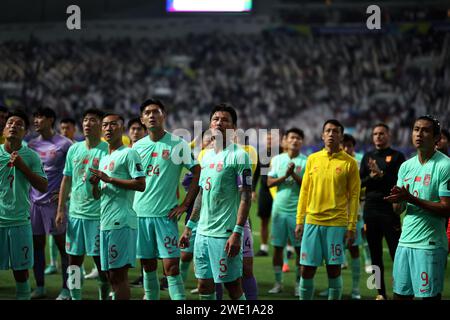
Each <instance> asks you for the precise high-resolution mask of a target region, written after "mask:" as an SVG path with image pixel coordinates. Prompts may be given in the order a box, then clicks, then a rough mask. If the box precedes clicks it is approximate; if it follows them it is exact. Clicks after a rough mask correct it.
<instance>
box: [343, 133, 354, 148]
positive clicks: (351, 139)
mask: <svg viewBox="0 0 450 320" xmlns="http://www.w3.org/2000/svg"><path fill="white" fill-rule="evenodd" d="M342 142H343V143H346V142H351V143H352V144H353V146H356V140H355V138H354V137H353V136H352V135H351V134H348V133H344V139H343V140H342Z"/></svg>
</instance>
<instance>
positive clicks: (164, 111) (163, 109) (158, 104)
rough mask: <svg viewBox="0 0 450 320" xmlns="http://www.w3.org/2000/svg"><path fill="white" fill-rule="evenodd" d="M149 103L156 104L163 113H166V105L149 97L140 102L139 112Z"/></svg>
mask: <svg viewBox="0 0 450 320" xmlns="http://www.w3.org/2000/svg"><path fill="white" fill-rule="evenodd" d="M151 104H155V105H157V106H158V107H159V108H160V109H161V111H162V112H163V113H166V107H165V106H164V104H163V103H162V102H161V100H158V99H152V98H150V99H147V100H145V101H144V102H142V103H141V106H140V110H141V114H142V112H144V110H145V108H146V107H148V106H149V105H151Z"/></svg>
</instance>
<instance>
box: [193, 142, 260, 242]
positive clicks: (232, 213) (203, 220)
mask: <svg viewBox="0 0 450 320" xmlns="http://www.w3.org/2000/svg"><path fill="white" fill-rule="evenodd" d="M201 166H202V171H201V175H200V186H201V188H202V189H203V196H202V208H201V210H200V221H199V223H198V228H197V233H199V234H201V235H204V236H210V237H218V238H224V237H229V236H230V235H231V233H232V232H233V229H234V226H235V225H236V220H237V213H238V209H239V203H240V192H239V188H240V187H251V186H252V172H251V164H250V158H249V156H248V154H247V153H246V152H245V151H244V150H243V149H242V148H241V147H239V146H238V145H236V144H233V143H232V144H230V145H228V146H227V147H226V148H225V149H224V150H222V151H220V152H219V153H217V154H216V152H215V151H214V149H210V150H208V151H206V152H205V154H204V156H203V158H202V160H201Z"/></svg>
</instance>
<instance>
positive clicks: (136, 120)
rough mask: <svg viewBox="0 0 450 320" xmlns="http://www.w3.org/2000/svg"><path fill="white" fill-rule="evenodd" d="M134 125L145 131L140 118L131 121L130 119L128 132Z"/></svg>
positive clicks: (145, 128)
mask: <svg viewBox="0 0 450 320" xmlns="http://www.w3.org/2000/svg"><path fill="white" fill-rule="evenodd" d="M135 123H137V124H139V125H140V126H141V127H142V129H144V130H147V127H146V126H145V124H143V123H142V122H141V119H140V118H133V119H130V120H129V121H128V130H130V128H131V126H132V125H133V124H135Z"/></svg>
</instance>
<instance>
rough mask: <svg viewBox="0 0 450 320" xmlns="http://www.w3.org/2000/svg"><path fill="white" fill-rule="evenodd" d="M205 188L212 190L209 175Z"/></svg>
mask: <svg viewBox="0 0 450 320" xmlns="http://www.w3.org/2000/svg"><path fill="white" fill-rule="evenodd" d="M205 190H206V191H209V190H211V177H208V178H207V179H206V184H205Z"/></svg>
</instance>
